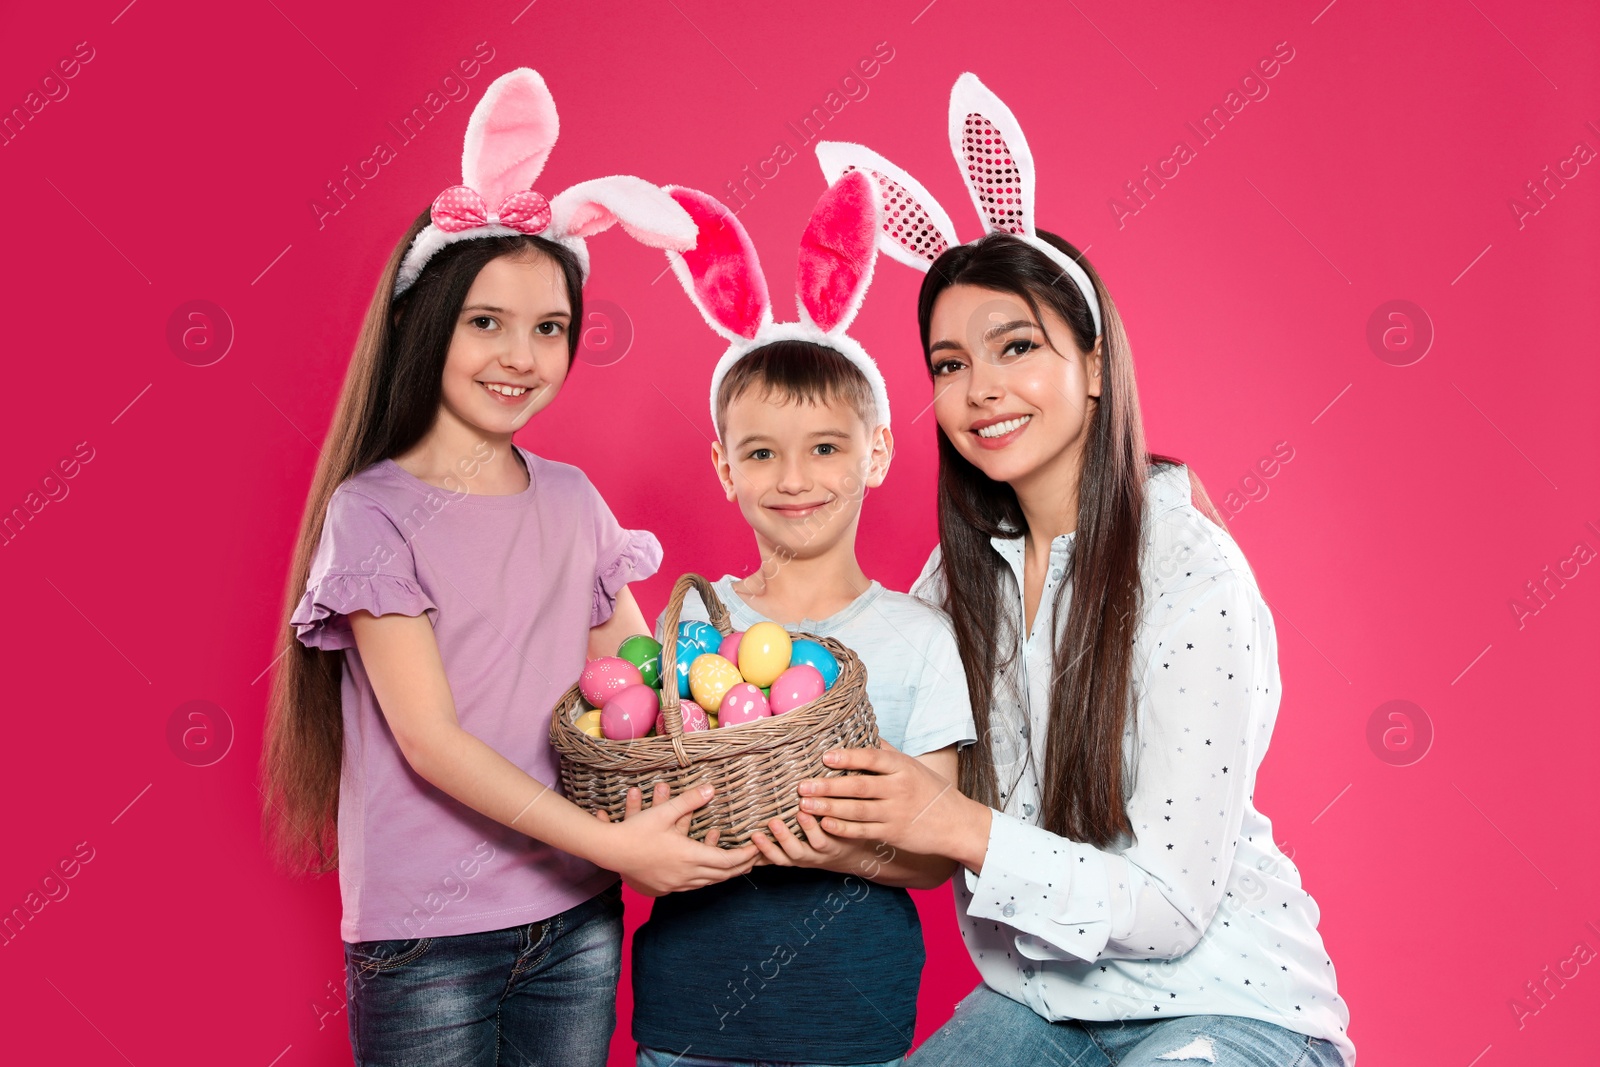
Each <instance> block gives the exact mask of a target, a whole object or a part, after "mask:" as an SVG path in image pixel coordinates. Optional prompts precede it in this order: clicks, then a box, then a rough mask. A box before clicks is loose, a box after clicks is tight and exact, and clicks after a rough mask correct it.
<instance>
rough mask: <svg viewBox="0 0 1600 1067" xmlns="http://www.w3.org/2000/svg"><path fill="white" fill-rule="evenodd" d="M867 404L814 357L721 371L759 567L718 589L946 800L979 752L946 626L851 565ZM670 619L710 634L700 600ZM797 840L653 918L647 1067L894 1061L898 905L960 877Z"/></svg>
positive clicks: (913, 946) (913, 972) (662, 901)
mask: <svg viewBox="0 0 1600 1067" xmlns="http://www.w3.org/2000/svg"><path fill="white" fill-rule="evenodd" d="M873 397H874V393H873V390H872V388H871V386H870V385H869V383H868V380H867V378H866V376H865V375H864V374H863V373H862V371H861V370H860V369H859V368H858V367H857V366H856V365H854V364H853V363H852V362H851V361H850V360H849V359H847V358H845V357H844V356H843V355H841V354H840V353H839V352H837V351H835V350H834V349H832V348H828V347H824V346H823V345H820V344H815V343H812V342H809V341H804V340H780V341H775V342H773V343H771V344H768V345H765V346H763V347H760V348H757V349H755V350H753V351H751V352H750V353H748V354H747V355H744V356H743V357H741V358H740V359H739V360H738V361H737V362H736V363H734V364H733V366H732V367H731V368H730V369H729V370H728V372H727V374H726V375H725V376H724V377H723V379H722V381H721V383H720V385H719V387H718V389H717V394H716V406H715V414H716V420H717V431H718V436H719V438H720V440H719V442H718V443H716V444H714V445H713V446H712V450H713V456H714V459H715V463H716V469H717V475H718V477H719V478H720V479H721V480H722V486H723V489H724V491H725V492H726V493H727V497H728V500H730V501H734V502H737V503H738V505H739V510H740V512H741V513H742V514H743V516H744V519H745V521H746V522H747V523H748V524H749V525H750V529H751V530H752V531H753V532H754V533H755V537H756V545H757V547H758V548H759V549H760V555H761V567H760V568H759V569H758V570H757V571H756V573H754V574H751V575H749V576H748V577H745V578H743V579H738V580H736V579H735V578H734V577H733V575H725V576H723V578H722V579H721V580H720V581H717V582H716V583H714V587H715V589H716V592H717V596H718V597H719V598H720V599H721V601H722V603H723V604H724V605H725V606H726V607H727V609H728V611H729V614H730V615H731V616H732V619H733V626H734V628H735V629H736V630H745V629H748V628H749V627H750V626H752V625H754V624H755V623H757V622H762V621H766V620H770V621H773V622H777V623H779V624H781V625H783V626H784V627H786V628H788V629H790V630H802V631H806V632H809V633H813V634H817V635H819V636H823V637H832V638H835V639H836V640H838V641H839V642H841V643H842V644H844V645H845V646H846V647H848V648H849V649H851V651H853V652H855V654H856V655H857V656H859V657H860V659H861V662H862V664H863V665H864V666H865V667H866V670H867V696H868V698H869V699H870V700H871V702H872V708H873V711H874V712H875V713H876V715H877V720H878V730H879V732H880V734H881V735H882V737H883V739H884V740H885V741H887V742H888V743H889V744H891V745H893V746H895V747H896V748H898V749H900V750H901V751H902V752H905V753H907V754H908V755H911V756H915V757H917V758H918V759H920V760H922V761H923V762H924V763H926V764H927V765H928V766H929V767H930V768H932V769H933V770H934V771H936V772H938V773H939V774H940V775H943V776H944V777H945V778H947V779H949V780H950V781H951V782H954V781H955V779H956V748H957V747H958V746H960V745H964V744H967V743H970V742H971V741H973V739H974V736H975V735H974V732H973V725H972V711H971V708H970V706H969V704H968V699H967V684H966V675H965V674H964V673H963V670H962V666H961V660H960V657H959V655H958V653H957V650H956V643H955V637H954V635H953V634H952V632H951V630H950V627H949V623H948V621H947V620H946V619H945V617H944V616H943V614H941V613H940V612H939V611H937V610H936V609H934V608H932V607H930V606H929V605H927V604H925V603H924V602H922V601H920V600H916V599H914V598H913V597H911V596H909V595H907V594H905V593H897V592H891V591H890V590H887V589H885V588H884V587H883V586H881V585H879V584H878V583H877V582H875V581H872V580H870V579H869V578H868V577H867V576H866V575H865V574H864V573H863V572H862V570H861V565H860V564H859V563H858V562H857V560H856V552H855V540H856V528H857V525H858V520H859V518H860V514H861V502H862V498H863V496H864V495H865V492H866V490H867V489H869V488H873V487H876V486H878V485H881V484H882V483H883V478H884V475H885V474H886V473H887V471H888V469H889V459H890V456H891V454H892V452H893V450H894V439H893V437H892V436H891V434H890V432H889V428H888V426H887V425H886V424H884V423H883V422H882V421H881V419H880V417H879V413H878V411H877V410H876V403H875V401H874V399H873ZM682 618H683V619H705V618H707V615H706V611H705V606H704V605H703V604H702V602H701V600H700V597H699V596H698V594H696V593H695V592H694V591H693V590H691V591H690V592H689V595H688V597H686V598H685V601H684V605H683V611H682ZM657 630H658V632H657V635H656V636H657V638H658V639H660V640H669V639H671V637H672V636H673V635H669V634H665V633H661V632H660V623H659V622H658V624H657ZM799 821H800V824H801V828H802V829H803V830H804V837H803V838H801V837H796V836H795V835H794V834H792V833H791V832H789V830H788V829H787V828H786V827H785V826H784V824H783V823H782V822H781V821H780V820H777V819H774V820H772V822H771V823H770V824H769V831H770V835H761V834H758V835H757V836H756V838H755V841H756V844H757V846H758V847H759V848H760V849H761V852H762V854H763V856H764V857H765V858H766V860H767V865H766V866H759V867H757V868H756V869H754V870H753V871H751V872H750V874H749V875H747V876H745V877H743V878H734V879H730V880H729V881H727V882H723V883H720V884H718V885H714V886H708V887H706V888H704V889H697V890H693V891H691V892H686V893H677V894H673V895H670V896H664V897H660V898H658V899H657V900H656V901H655V904H654V907H653V910H652V912H651V915H650V918H649V920H648V921H647V922H646V923H645V924H644V925H643V926H642V927H640V929H639V930H638V931H637V932H636V933H635V935H634V941H633V1001H634V1009H633V1036H634V1039H635V1040H636V1041H638V1043H639V1053H638V1064H639V1067H668V1065H672V1067H713V1065H715V1067H722V1065H725V1064H753V1063H756V1062H758V1061H759V1062H762V1063H766V1062H771V1061H780V1062H793V1063H804V1064H872V1065H878V1064H895V1063H899V1062H900V1060H901V1058H902V1057H903V1056H904V1055H905V1053H906V1051H907V1049H908V1048H909V1047H910V1045H911V1035H912V1031H913V1029H914V1028H915V1025H916V1008H917V987H918V984H919V982H920V980H921V975H922V964H923V945H922V928H921V924H920V923H919V921H918V918H917V910H916V906H915V905H914V904H913V902H912V900H911V896H910V894H909V893H907V892H906V890H905V888H902V887H907V886H909V887H912V888H919V889H922V888H932V887H935V886H938V885H941V884H942V883H944V881H945V880H946V879H948V878H949V877H950V875H951V873H952V872H953V871H954V869H955V864H954V863H952V862H949V861H946V860H944V859H941V858H938V857H926V856H913V855H908V854H906V853H903V852H902V853H898V854H897V853H895V852H894V850H892V849H890V848H888V847H887V846H884V845H882V844H878V843H875V842H858V841H847V840H844V839H840V838H832V837H830V836H828V835H827V834H825V833H824V832H823V831H822V829H821V827H820V826H819V825H818V823H817V821H816V820H815V819H814V818H812V817H811V816H810V815H809V814H806V813H804V812H802V813H800V815H799Z"/></svg>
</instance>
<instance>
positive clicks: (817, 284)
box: [666, 173, 889, 437]
mask: <svg viewBox="0 0 1600 1067" xmlns="http://www.w3.org/2000/svg"><path fill="white" fill-rule="evenodd" d="M666 191H667V193H668V195H670V196H671V197H672V199H673V200H675V201H676V202H677V203H678V204H679V205H681V206H682V207H683V209H684V210H686V211H687V212H688V213H689V217H690V218H692V219H693V220H694V222H695V225H696V226H697V227H698V228H699V234H700V235H699V239H698V241H697V242H696V244H695V246H694V248H693V249H692V250H683V249H674V250H669V251H668V252H667V259H668V260H669V261H670V262H671V264H672V270H673V273H674V274H675V275H677V278H678V281H679V282H681V283H682V284H683V288H684V290H685V291H686V292H687V293H688V294H689V299H690V300H692V301H693V302H694V305H695V307H697V308H699V310H700V314H701V315H702V316H704V317H705V320H706V322H707V323H708V324H709V325H710V326H711V328H712V329H713V330H715V331H716V332H717V333H718V334H720V335H722V336H723V337H724V338H726V339H727V340H728V341H729V342H731V343H730V344H729V347H728V350H727V351H726V352H725V353H723V355H722V358H721V359H720V360H718V361H717V368H716V370H715V371H714V372H713V373H712V375H711V422H712V425H713V426H715V425H716V421H717V418H716V416H717V390H718V388H719V387H720V386H721V385H722V379H723V378H724V377H725V376H726V375H727V373H728V370H729V368H731V367H732V366H733V365H734V363H736V362H737V361H738V360H739V359H740V357H742V356H744V355H746V354H747V353H749V352H751V351H753V350H754V349H757V348H760V347H762V346H763V345H767V344H770V343H772V342H773V341H786V340H798V341H810V342H812V343H813V344H818V345H821V346H823V347H825V348H831V349H833V350H834V351H836V352H838V353H839V354H840V355H842V356H844V357H845V358H846V359H848V360H849V361H850V362H851V363H852V364H853V365H854V366H855V367H856V368H857V369H858V370H860V371H861V373H862V374H863V375H864V376H865V377H866V379H867V382H868V384H869V385H870V386H871V387H872V399H873V401H874V403H875V404H876V406H877V409H878V418H879V420H880V421H881V422H882V423H883V424H885V425H887V424H888V422H889V391H888V389H887V388H886V387H885V386H884V382H883V374H882V373H881V372H880V371H879V370H878V365H877V364H876V363H874V362H873V360H872V357H871V356H869V355H867V352H866V350H865V349H864V348H862V347H861V345H860V344H859V343H858V342H857V341H856V340H855V339H854V338H852V337H850V336H848V335H847V334H846V333H845V332H844V331H845V330H846V329H847V328H848V327H849V325H850V323H851V321H852V320H854V319H855V317H856V312H858V311H860V310H861V302H862V300H863V299H865V297H866V295H867V286H868V285H870V284H871V283H872V268H873V265H874V264H875V263H876V262H877V258H878V248H877V238H878V231H879V229H880V227H881V226H882V225H883V214H882V211H881V210H880V208H879V203H878V195H877V190H876V189H875V188H874V186H873V184H872V182H871V181H870V180H868V178H867V176H866V175H864V174H854V173H852V174H845V175H843V176H841V177H839V179H838V180H837V181H835V182H834V183H833V184H832V185H831V186H829V187H828V191H827V192H825V193H823V194H822V199H821V200H819V201H817V206H816V208H815V209H813V211H812V212H811V221H810V222H809V223H807V225H806V230H805V235H804V236H803V237H801V239H800V272H799V276H798V280H797V283H796V290H797V294H796V295H797V296H798V298H799V304H800V320H799V321H798V322H782V323H775V322H773V321H772V298H771V296H770V295H769V294H768V292H767V279H766V275H764V274H763V273H762V271H761V263H760V261H759V260H758V259H757V258H756V250H755V246H754V245H753V244H752V243H751V241H750V235H749V234H748V233H746V232H745V229H744V227H743V226H742V225H740V223H739V220H738V219H737V218H735V217H734V214H733V212H731V211H729V210H728V208H727V207H726V206H725V205H723V204H722V203H721V202H720V201H719V200H717V199H716V198H715V197H713V196H710V195H708V194H706V193H702V192H700V191H699V190H696V189H687V188H684V187H682V186H668V187H667V190H666ZM718 436H719V437H720V432H719V435H718Z"/></svg>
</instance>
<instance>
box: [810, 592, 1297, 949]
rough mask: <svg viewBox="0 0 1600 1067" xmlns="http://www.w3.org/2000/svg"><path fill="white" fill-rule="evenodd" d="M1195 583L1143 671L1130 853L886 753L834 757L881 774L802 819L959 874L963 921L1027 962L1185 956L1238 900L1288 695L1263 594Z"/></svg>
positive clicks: (819, 788) (837, 790) (1175, 601)
mask: <svg viewBox="0 0 1600 1067" xmlns="http://www.w3.org/2000/svg"><path fill="white" fill-rule="evenodd" d="M1199 569H1200V568H1198V567H1196V568H1195V571H1196V576H1195V577H1194V579H1193V581H1194V583H1195V584H1191V585H1188V586H1186V587H1185V588H1182V589H1174V590H1170V591H1168V592H1167V593H1165V594H1163V596H1165V597H1168V598H1170V599H1171V601H1172V607H1171V609H1170V614H1171V616H1172V617H1173V619H1174V620H1175V621H1174V622H1172V623H1171V624H1169V625H1167V626H1164V627H1162V628H1161V632H1160V633H1159V635H1157V636H1158V637H1159V640H1158V641H1157V642H1155V643H1154V644H1153V645H1152V646H1151V647H1152V649H1153V652H1154V658H1153V659H1151V661H1150V662H1149V663H1148V665H1147V667H1146V669H1145V671H1144V679H1143V682H1144V684H1143V686H1142V690H1143V692H1142V693H1141V698H1140V702H1139V708H1138V716H1139V720H1140V722H1139V730H1140V738H1141V742H1142V744H1141V750H1140V757H1139V767H1138V774H1137V776H1136V779H1135V788H1134V791H1133V795H1132V796H1131V797H1130V799H1129V801H1128V805H1127V812H1128V819H1129V821H1130V823H1131V824H1132V828H1133V836H1134V841H1133V843H1132V844H1131V845H1130V846H1129V847H1128V848H1127V849H1126V850H1124V851H1121V852H1116V851H1111V850H1104V849H1097V848H1095V847H1093V846H1092V845H1089V844H1085V843H1083V842H1080V841H1074V840H1072V839H1070V838H1067V837H1064V836H1060V835H1057V834H1053V833H1051V832H1049V831H1048V830H1046V829H1044V828H1043V827H1041V826H1038V825H1034V824H1032V823H1030V822H1025V821H1023V820H1021V819H1018V818H1016V817H1014V816H1012V815H1009V814H1006V813H1003V812H999V811H994V810H992V809H989V808H987V807H984V806H983V805H980V804H977V803H976V802H975V801H972V800H970V799H967V798H965V797H961V796H960V795H959V794H956V793H954V791H953V790H950V791H945V790H944V789H943V786H942V785H941V784H940V783H938V782H936V781H934V780H932V778H931V777H930V776H929V775H928V774H927V773H926V771H925V769H923V768H921V767H920V766H919V765H918V764H916V762H915V761H912V760H907V759H905V757H903V756H900V755H899V754H898V753H894V752H891V751H878V750H870V749H867V750H848V749H846V750H837V751H835V752H830V753H827V754H826V755H825V756H824V759H826V760H827V761H828V763H829V765H830V766H834V767H851V768H858V769H862V770H869V771H875V772H877V773H876V774H871V775H858V776H850V777H843V778H825V779H820V780H815V781H810V782H803V783H801V786H800V789H801V792H802V794H803V795H804V796H805V797H806V799H805V800H803V801H802V802H801V803H802V807H804V808H805V809H806V810H808V811H810V812H812V813H813V814H814V815H819V816H821V817H822V825H823V828H824V829H825V830H826V831H828V832H829V833H830V834H834V835H836V836H841V837H851V838H865V839H871V840H882V841H887V842H888V843H889V844H891V845H893V846H894V847H896V848H905V849H907V850H910V851H914V852H919V851H930V852H934V853H936V854H939V855H944V856H948V857H950V858H952V859H955V860H957V861H958V862H959V863H961V865H962V866H964V867H965V868H966V869H967V872H970V873H965V874H962V875H958V877H964V878H965V879H966V885H967V888H968V889H969V890H970V891H971V892H972V898H973V899H972V902H971V904H970V906H969V909H968V913H969V914H970V915H972V916H975V917H978V918H985V919H993V920H994V921H996V922H1000V923H1004V924H1006V925H1008V926H1010V927H1012V928H1014V929H1015V930H1017V931H1018V934H1019V936H1018V937H1017V938H1016V947H1017V950H1018V951H1019V952H1021V953H1022V954H1023V955H1026V956H1029V957H1031V958H1033V959H1041V960H1042V959H1063V960H1095V959H1100V958H1105V957H1112V958H1124V959H1173V958H1177V957H1178V956H1181V955H1183V954H1184V953H1186V952H1188V951H1189V950H1190V949H1192V948H1193V947H1194V946H1195V944H1197V943H1198V942H1199V940H1200V938H1201V937H1203V936H1204V934H1205V931H1206V929H1207V927H1208V926H1209V925H1210V923H1211V921H1212V918H1213V916H1214V915H1215V914H1216V912H1217V910H1218V908H1219V907H1220V906H1221V903H1222V900H1223V898H1224V896H1225V894H1226V893H1227V892H1228V883H1229V878H1230V875H1231V872H1232V866H1233V856H1234V852H1235V850H1236V848H1237V845H1238V840H1239V834H1240V832H1241V829H1240V828H1241V824H1242V821H1243V811H1244V808H1245V807H1246V805H1247V804H1248V800H1249V792H1250V790H1251V788H1252V783H1253V779H1254V767H1255V763H1256V762H1257V761H1258V760H1259V753H1260V750H1261V748H1262V747H1263V746H1265V744H1266V742H1267V740H1268V736H1267V734H1266V732H1265V731H1266V729H1267V728H1268V725H1269V724H1270V722H1271V710H1272V708H1274V707H1275V706H1276V703H1277V701H1278V691H1277V690H1278V685H1279V678H1278V671H1277V651H1276V642H1275V638H1274V636H1273V631H1272V627H1271V621H1270V617H1269V616H1268V615H1267V614H1266V607H1265V605H1264V604H1263V603H1262V602H1261V600H1260V598H1259V595H1258V594H1256V592H1255V590H1254V587H1253V583H1251V582H1250V581H1249V579H1248V578H1247V577H1244V576H1242V575H1240V574H1238V573H1236V572H1233V571H1231V570H1224V571H1221V572H1219V573H1217V574H1215V575H1199V574H1198V571H1199ZM1161 609H1162V610H1163V611H1164V612H1166V611H1168V610H1169V609H1167V608H1166V604H1165V602H1163V603H1162V604H1161Z"/></svg>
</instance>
